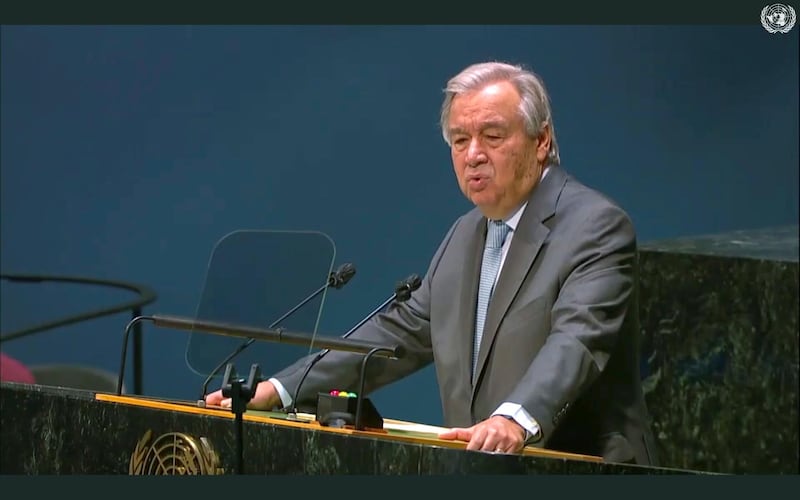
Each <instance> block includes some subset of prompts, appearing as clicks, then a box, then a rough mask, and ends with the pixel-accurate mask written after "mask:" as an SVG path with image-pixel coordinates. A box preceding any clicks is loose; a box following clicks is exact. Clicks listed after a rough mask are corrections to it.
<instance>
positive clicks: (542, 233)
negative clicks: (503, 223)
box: [472, 167, 566, 400]
mask: <svg viewBox="0 0 800 500" xmlns="http://www.w3.org/2000/svg"><path fill="white" fill-rule="evenodd" d="M564 182H566V174H565V173H564V172H563V171H562V170H561V168H559V167H551V169H550V171H549V172H548V174H547V177H545V178H544V180H543V181H542V183H541V184H540V185H539V186H537V188H536V189H535V190H534V191H533V193H532V194H531V197H530V198H529V199H528V206H527V207H526V208H525V212H524V213H523V214H522V217H521V218H520V221H519V224H518V225H517V229H516V231H515V232H514V237H513V239H512V240H511V246H510V247H509V249H508V254H507V255H506V259H505V262H504V264H503V269H502V270H501V271H500V276H499V278H498V280H497V285H496V286H495V290H494V293H493V294H492V298H491V300H490V301H489V309H488V311H487V312H486V323H485V324H484V327H483V337H482V338H481V345H480V351H479V352H478V363H477V367H476V369H475V373H474V374H473V378H472V391H473V392H472V397H473V400H474V398H475V392H476V390H477V387H478V385H479V381H480V376H481V374H482V372H483V369H484V367H485V365H486V360H487V358H488V356H489V351H490V350H491V346H492V343H493V342H494V339H495V337H496V336H497V330H498V328H499V327H500V323H501V321H502V319H503V317H505V315H506V312H507V311H508V308H509V307H510V306H511V302H512V301H513V300H514V297H516V296H517V293H518V292H519V290H520V287H521V286H522V283H523V281H524V280H525V277H526V276H527V274H528V272H529V271H530V268H531V266H532V265H533V263H534V261H535V260H536V256H537V255H539V250H540V249H541V248H542V244H543V243H544V241H545V240H546V239H547V235H548V234H549V232H550V230H549V229H548V228H547V226H545V225H544V224H543V223H542V222H543V221H545V220H547V219H548V218H550V217H551V216H552V215H553V214H554V213H555V206H556V202H557V201H558V196H559V194H560V193H561V190H562V188H563V187H564ZM483 221H484V224H485V219H483ZM484 238H485V237H484ZM482 251H483V247H482V246H481V248H480V249H479V252H482ZM479 258H480V257H479ZM478 266H480V262H479V263H478ZM477 274H478V275H480V267H478V271H477ZM475 294H476V295H477V286H476V288H475ZM474 303H475V301H474V300H473V304H474ZM473 309H474V307H473ZM472 318H473V324H474V318H475V313H474V311H473V314H472ZM473 331H474V327H473Z"/></svg>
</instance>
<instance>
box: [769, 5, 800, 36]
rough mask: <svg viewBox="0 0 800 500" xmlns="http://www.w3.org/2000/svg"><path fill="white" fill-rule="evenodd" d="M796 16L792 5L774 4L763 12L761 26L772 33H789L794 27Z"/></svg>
mask: <svg viewBox="0 0 800 500" xmlns="http://www.w3.org/2000/svg"><path fill="white" fill-rule="evenodd" d="M794 22H795V15H794V8H792V6H791V5H786V4H782V3H774V4H772V5H767V6H766V7H764V9H763V10H762V11H761V25H762V26H764V29H765V30H767V31H769V32H770V33H788V32H789V30H791V29H792V27H794Z"/></svg>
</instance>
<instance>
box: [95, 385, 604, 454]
mask: <svg viewBox="0 0 800 500" xmlns="http://www.w3.org/2000/svg"><path fill="white" fill-rule="evenodd" d="M95 398H96V399H97V400H98V401H105V402H110V403H118V404H125V405H131V406H138V407H144V408H151V409H159V410H166V411H175V412H182V413H189V414H195V415H205V416H211V417H220V418H230V419H233V418H235V415H234V413H233V412H232V411H231V410H229V409H223V408H213V407H209V408H204V407H200V406H198V405H197V404H196V403H195V402H191V401H171V400H159V399H153V398H147V397H136V396H117V395H113V394H105V393H97V394H96V395H95ZM242 420H243V421H246V422H257V423H263V424H270V425H276V426H283V427H293V428H300V429H305V430H314V431H319V432H327V433H334V434H346V435H351V436H361V437H368V438H374V439H385V440H390V441H401V442H407V443H415V444H421V445H430V446H439V447H445V448H455V449H462V450H463V449H466V446H467V443H465V442H463V441H451V440H445V439H439V438H438V437H437V433H438V432H440V431H444V430H446V429H445V428H442V427H436V426H431V425H426V424H419V423H415V422H406V421H403V420H394V419H389V418H384V428H383V429H365V430H356V429H354V428H352V427H345V428H337V427H328V426H323V425H320V423H319V422H317V421H316V420H315V416H314V415H310V414H303V413H301V414H299V415H298V416H297V417H296V418H295V419H291V418H290V417H289V416H288V414H286V413H282V412H271V411H257V410H247V411H246V412H245V413H244V414H243V415H242ZM519 454H521V455H524V456H535V457H543V458H558V459H566V460H581V461H588V462H596V463H599V462H602V461H603V460H602V458H600V457H597V456H591V455H580V454H575V453H566V452H561V451H555V450H548V449H543V448H536V447H533V446H527V447H525V448H524V449H523V450H522V451H521V452H520V453H519Z"/></svg>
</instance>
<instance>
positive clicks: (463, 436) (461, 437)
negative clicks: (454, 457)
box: [439, 427, 472, 441]
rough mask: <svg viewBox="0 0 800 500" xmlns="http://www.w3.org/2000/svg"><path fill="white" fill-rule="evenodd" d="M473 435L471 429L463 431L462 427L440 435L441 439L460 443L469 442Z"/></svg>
mask: <svg viewBox="0 0 800 500" xmlns="http://www.w3.org/2000/svg"><path fill="white" fill-rule="evenodd" d="M471 435H472V431H471V429H463V428H461V427H454V428H452V429H450V430H449V431H444V432H442V433H440V434H439V439H448V440H449V439H455V440H458V441H469V440H470V437H471Z"/></svg>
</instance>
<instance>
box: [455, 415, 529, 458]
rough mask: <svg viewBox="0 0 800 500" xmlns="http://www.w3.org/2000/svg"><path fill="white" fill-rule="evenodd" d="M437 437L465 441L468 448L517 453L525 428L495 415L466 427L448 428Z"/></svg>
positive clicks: (521, 443)
mask: <svg viewBox="0 0 800 500" xmlns="http://www.w3.org/2000/svg"><path fill="white" fill-rule="evenodd" d="M439 439H448V440H449V439H455V440H459V441H467V442H468V444H467V449H468V450H481V451H493V452H495V453H517V452H519V451H521V450H522V448H524V447H525V429H523V428H522V426H521V425H519V424H518V423H516V422H514V421H513V420H510V419H508V418H505V417H501V416H499V415H496V416H494V417H490V418H488V419H486V420H484V421H483V422H480V423H478V424H475V425H473V426H472V427H468V428H466V429H464V428H459V427H456V428H453V429H450V430H449V431H447V432H443V433H441V434H439Z"/></svg>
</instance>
